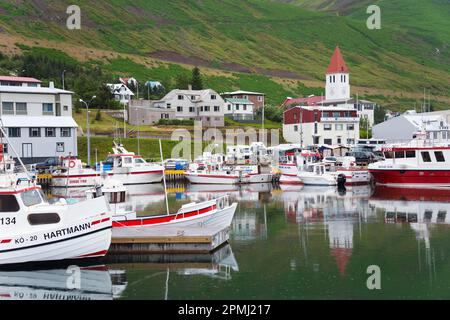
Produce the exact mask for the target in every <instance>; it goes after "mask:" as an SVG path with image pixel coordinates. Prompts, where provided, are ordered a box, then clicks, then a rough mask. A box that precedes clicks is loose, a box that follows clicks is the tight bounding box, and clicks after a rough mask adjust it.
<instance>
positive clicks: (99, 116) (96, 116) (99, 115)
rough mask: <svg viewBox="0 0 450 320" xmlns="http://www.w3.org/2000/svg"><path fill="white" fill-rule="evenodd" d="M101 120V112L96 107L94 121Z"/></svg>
mask: <svg viewBox="0 0 450 320" xmlns="http://www.w3.org/2000/svg"><path fill="white" fill-rule="evenodd" d="M101 120H102V113H101V112H100V109H97V113H96V114H95V121H101Z"/></svg>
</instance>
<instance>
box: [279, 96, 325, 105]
mask: <svg viewBox="0 0 450 320" xmlns="http://www.w3.org/2000/svg"><path fill="white" fill-rule="evenodd" d="M324 99H325V97H324V96H311V97H307V98H286V100H284V102H283V106H289V105H292V104H296V105H304V106H315V105H317V104H318V103H319V102H321V101H323V100H324Z"/></svg>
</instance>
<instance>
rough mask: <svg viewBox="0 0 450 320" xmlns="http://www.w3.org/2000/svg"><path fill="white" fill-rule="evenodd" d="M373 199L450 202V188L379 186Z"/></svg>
mask: <svg viewBox="0 0 450 320" xmlns="http://www.w3.org/2000/svg"><path fill="white" fill-rule="evenodd" d="M372 199H385V200H405V201H437V202H450V188H437V187H435V188H401V187H388V186H377V187H376V189H375V192H374V194H373V196H372Z"/></svg>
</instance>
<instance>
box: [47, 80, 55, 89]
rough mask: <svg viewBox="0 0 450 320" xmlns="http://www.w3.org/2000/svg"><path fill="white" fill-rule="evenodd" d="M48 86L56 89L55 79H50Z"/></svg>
mask: <svg viewBox="0 0 450 320" xmlns="http://www.w3.org/2000/svg"><path fill="white" fill-rule="evenodd" d="M48 87H49V88H52V89H54V88H55V83H54V82H53V81H50V83H49V84H48Z"/></svg>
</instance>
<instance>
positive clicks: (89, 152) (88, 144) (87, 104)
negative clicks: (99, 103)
mask: <svg viewBox="0 0 450 320" xmlns="http://www.w3.org/2000/svg"><path fill="white" fill-rule="evenodd" d="M95 98H96V96H93V97H92V99H91V100H90V101H89V102H86V101H84V100H83V99H80V102H81V103H84V105H85V106H86V135H87V165H88V167H90V166H91V131H90V124H89V104H90V103H91V102H92V101H93V100H94V99H95Z"/></svg>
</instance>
